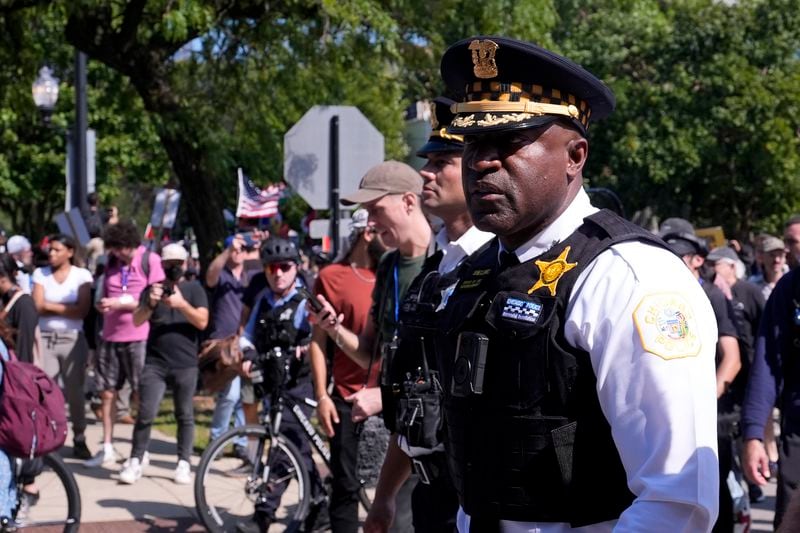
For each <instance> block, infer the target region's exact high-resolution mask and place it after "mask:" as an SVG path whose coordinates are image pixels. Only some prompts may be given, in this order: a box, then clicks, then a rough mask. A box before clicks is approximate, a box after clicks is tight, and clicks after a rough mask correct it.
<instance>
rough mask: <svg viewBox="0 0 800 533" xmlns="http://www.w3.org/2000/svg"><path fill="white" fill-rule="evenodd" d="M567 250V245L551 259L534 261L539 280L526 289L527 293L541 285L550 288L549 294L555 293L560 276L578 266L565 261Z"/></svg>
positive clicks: (568, 249) (568, 248)
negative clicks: (537, 269) (537, 268)
mask: <svg viewBox="0 0 800 533" xmlns="http://www.w3.org/2000/svg"><path fill="white" fill-rule="evenodd" d="M569 251H570V247H569V246H567V247H565V248H564V249H563V250H561V253H560V254H559V256H558V257H556V258H555V259H553V260H552V261H536V266H537V267H539V280H538V281H537V282H536V283H534V285H533V287H531V288H530V289H528V294H532V293H533V292H534V291H536V290H537V289H540V288H542V287H547V288H548V289H549V290H550V296H555V295H556V286H557V285H558V280H560V279H561V276H563V275H564V274H565V273H567V272H569V271H570V270H572V269H573V268H575V267H576V266H578V263H568V262H567V255H568V254H569Z"/></svg>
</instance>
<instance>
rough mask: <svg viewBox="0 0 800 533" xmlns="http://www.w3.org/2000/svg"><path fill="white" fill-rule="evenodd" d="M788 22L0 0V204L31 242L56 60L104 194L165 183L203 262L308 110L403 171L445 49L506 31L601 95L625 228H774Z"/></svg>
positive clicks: (787, 166) (757, 12)
mask: <svg viewBox="0 0 800 533" xmlns="http://www.w3.org/2000/svg"><path fill="white" fill-rule="evenodd" d="M799 17H800V12H798V10H797V9H795V6H793V3H792V1H791V0H742V1H740V2H737V3H734V4H732V5H729V4H728V3H723V2H713V1H711V0H677V1H675V2H663V1H658V0H591V1H589V0H517V1H514V2H512V1H511V0H486V1H484V2H474V1H470V2H467V1H464V0H428V1H422V0H383V1H377V0H290V1H284V2H272V3H270V2H264V1H257V0H250V1H248V0H238V1H235V0H234V1H231V0H229V1H222V0H178V1H175V0H170V1H167V0H149V1H146V0H114V1H108V0H80V1H66V0H51V1H46V0H40V1H38V2H37V1H35V0H2V1H0V124H1V125H2V128H1V129H0V188H2V189H3V191H4V194H3V197H2V198H0V208H1V209H2V210H3V211H4V212H6V213H11V215H10V217H11V218H13V222H14V224H15V225H16V226H17V227H18V228H20V229H22V230H30V231H31V232H34V233H35V229H36V228H39V227H42V226H43V224H45V223H46V220H47V219H48V217H49V216H50V214H51V213H52V212H53V211H55V210H56V209H57V208H58V207H59V206H60V204H59V202H63V197H61V196H60V194H61V192H60V191H61V190H63V186H62V185H61V183H63V177H62V176H63V165H64V163H63V155H61V154H63V152H64V145H63V138H62V137H61V136H59V135H57V134H54V133H53V132H49V131H47V130H45V129H43V128H42V127H41V126H40V123H39V121H38V117H37V116H36V112H35V110H34V108H33V104H32V103H31V101H30V86H29V83H30V81H29V80H32V79H33V77H34V75H35V71H36V69H37V68H38V66H40V65H41V64H42V63H44V62H45V61H49V62H51V63H52V64H54V65H55V66H56V67H57V69H56V70H57V71H58V72H59V73H60V76H61V79H62V92H63V94H64V95H63V96H62V98H61V100H60V103H59V108H58V112H57V113H56V115H55V117H54V122H55V124H56V125H57V126H58V127H60V128H64V127H66V126H67V125H68V123H69V121H70V117H71V113H72V102H71V97H70V96H69V93H70V91H71V83H70V81H69V80H71V72H70V69H71V66H70V65H71V51H70V46H68V44H70V45H74V46H77V47H78V48H80V49H81V50H84V51H86V52H87V53H88V54H89V56H90V58H91V59H92V61H91V62H90V65H91V68H90V72H89V77H90V124H91V126H92V127H94V128H95V129H96V130H97V131H98V139H99V145H98V181H99V185H100V190H101V192H103V194H104V195H105V196H106V198H107V199H109V200H110V199H112V197H113V199H114V200H115V201H119V200H120V199H125V201H126V202H127V203H128V204H129V209H130V210H131V211H135V210H136V209H137V206H140V207H141V208H142V211H145V212H149V203H147V199H146V198H145V197H144V196H143V195H142V194H141V193H140V192H139V191H141V190H142V188H140V186H144V187H147V188H151V187H152V185H156V184H158V185H160V184H164V183H166V182H172V183H174V184H177V185H178V186H180V187H181V189H182V190H183V193H184V195H183V198H184V199H185V202H184V204H185V206H186V213H187V215H188V217H189V221H190V223H191V225H192V226H194V228H195V231H196V233H197V236H198V241H199V244H200V248H201V252H202V253H203V255H204V257H205V258H206V259H207V258H208V256H209V254H210V253H211V250H212V249H213V246H214V243H215V242H216V241H217V240H219V239H220V238H221V237H222V236H223V234H224V232H225V228H224V222H223V220H222V207H223V206H231V205H232V204H233V201H234V199H235V194H236V182H235V171H236V167H238V166H242V167H243V168H245V170H246V171H247V173H248V174H249V175H251V176H252V177H254V178H255V179H256V181H257V182H259V183H265V182H274V181H278V180H280V179H281V177H282V175H283V173H282V158H283V157H282V139H283V135H284V133H285V132H286V131H287V130H288V129H289V128H290V127H291V126H292V125H293V124H294V123H295V122H296V121H297V120H298V119H299V118H300V117H301V116H302V115H303V113H305V111H306V110H308V109H309V108H310V107H311V106H313V105H317V104H340V105H355V106H358V107H359V108H360V109H361V111H362V112H364V114H365V115H366V116H367V117H368V118H369V119H370V120H371V121H372V122H373V124H375V125H376V127H377V128H378V129H379V130H380V131H381V132H382V133H383V134H384V135H385V137H386V148H387V157H394V158H402V157H404V156H405V155H406V153H407V151H408V147H406V146H405V145H404V141H403V137H402V130H403V112H404V109H405V107H406V106H407V105H408V104H410V103H412V102H414V101H415V100H417V99H425V98H430V97H431V96H434V95H436V94H440V93H441V92H442V91H443V90H444V87H443V86H442V83H441V80H440V76H439V58H440V57H441V54H442V52H443V51H444V50H445V48H446V47H447V45H449V44H450V43H452V42H454V41H456V40H458V39H461V38H464V37H467V36H471V35H477V34H503V35H508V36H512V37H517V38H521V39H527V40H531V41H534V42H537V43H540V44H542V45H544V46H547V47H550V48H553V49H555V50H557V51H560V52H562V53H564V54H565V55H567V56H568V57H570V58H572V59H574V60H575V61H577V62H579V63H581V64H583V65H584V66H585V67H587V68H588V69H589V70H591V71H592V72H594V73H596V74H597V75H598V76H599V77H601V78H602V79H604V80H605V81H606V82H607V83H608V84H609V85H610V86H611V87H612V88H613V89H614V91H615V93H616V95H617V101H618V107H617V111H616V112H615V114H614V115H613V116H612V118H611V119H610V120H608V121H606V122H605V123H601V124H597V125H595V126H594V127H593V128H592V129H591V131H590V137H591V151H592V155H591V157H590V164H589V167H588V168H587V172H586V175H587V176H588V178H589V179H590V181H591V183H592V185H597V186H606V187H610V188H612V189H614V190H616V191H617V192H618V193H619V194H620V196H621V197H622V198H623V201H624V203H625V205H626V207H627V210H628V211H629V212H633V211H634V210H637V209H643V208H645V207H651V208H652V209H653V210H654V211H655V212H656V213H657V214H659V215H661V216H662V217H665V216H670V215H682V216H686V217H689V218H692V219H694V220H695V222H696V223H697V224H698V225H705V224H712V223H713V224H720V223H721V224H724V225H725V227H726V230H728V233H729V234H731V235H734V234H737V235H738V234H742V233H745V232H747V231H750V230H753V229H769V230H775V229H776V226H777V225H778V224H779V223H780V221H781V220H782V219H783V218H785V217H786V216H787V215H788V214H789V213H791V212H792V211H794V210H796V209H797V208H798V204H800V183H799V182H798V180H797V179H795V176H796V175H797V172H798V166H800V160H799V159H798V158H800V155H799V153H798V133H797V132H798V119H797V118H796V117H797V116H798V113H797V111H798V109H797V107H798V105H800V98H798V97H800V94H798V93H800V83H798V82H799V81H800V79H798V77H799V76H800V71H798V57H797V51H798V50H800V42H799V40H800V39H799V38H798V32H800V24H798V22H800V21H799V20H798V18H799ZM293 212H294V213H295V216H298V215H299V211H298V210H297V208H296V206H295V207H294V208H293ZM23 214H24V216H23ZM295 222H296V221H295Z"/></svg>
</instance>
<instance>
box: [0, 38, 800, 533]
mask: <svg viewBox="0 0 800 533" xmlns="http://www.w3.org/2000/svg"><path fill="white" fill-rule="evenodd" d="M442 75H443V78H444V81H445V83H446V84H447V86H448V88H449V89H451V94H460V93H462V92H463V90H464V88H465V87H466V88H467V93H466V94H465V95H464V96H463V98H462V101H460V102H456V101H453V100H448V99H446V98H437V99H436V100H434V102H433V108H432V120H433V128H432V131H431V133H430V136H429V139H428V141H427V143H426V144H425V145H424V146H422V147H421V148H420V149H419V150H418V151H417V155H418V156H419V157H421V158H422V159H423V160H424V161H425V163H424V166H423V167H422V169H421V170H420V171H416V170H414V169H413V168H412V167H411V166H409V165H407V164H405V163H401V162H398V161H386V162H384V163H381V164H379V165H377V166H375V167H373V168H372V169H370V170H369V171H368V172H367V173H366V174H365V175H364V176H363V178H362V180H361V183H360V185H359V188H358V190H357V191H347V192H348V194H345V196H344V197H343V200H342V203H343V204H344V205H346V206H351V207H356V206H357V207H359V209H357V210H355V211H354V212H353V213H352V217H351V218H350V219H349V225H350V226H349V230H350V232H349V237H348V242H347V246H345V247H344V248H343V250H342V252H341V253H340V254H339V257H337V258H335V259H334V260H333V262H332V264H330V265H327V266H325V267H324V268H322V269H321V270H319V271H318V272H317V271H312V269H311V268H309V267H308V266H307V265H306V264H305V263H304V260H303V257H302V256H301V250H300V247H298V244H297V243H296V242H294V241H293V240H291V239H285V238H278V237H274V236H269V235H268V234H266V233H263V232H258V231H255V232H235V233H234V234H233V235H231V237H229V238H228V239H227V240H226V242H225V244H224V246H223V250H222V252H221V253H219V255H217V256H216V257H215V258H214V259H213V261H211V263H210V264H209V265H208V266H207V268H206V269H205V271H204V272H203V275H202V276H201V277H200V278H197V279H194V278H196V276H193V275H190V273H191V272H192V270H193V269H194V270H195V272H196V266H192V265H190V262H191V260H192V258H191V257H190V256H189V252H188V251H187V248H186V247H184V245H183V244H181V243H168V244H162V245H161V246H160V247H159V248H158V249H150V248H148V247H146V246H145V245H143V244H142V242H141V237H140V235H141V233H140V232H139V231H138V229H137V228H136V227H135V226H134V225H133V224H132V223H131V222H128V221H126V220H124V219H115V220H103V221H102V223H101V224H100V225H99V227H98V228H97V231H95V233H96V234H101V238H100V241H99V242H95V246H94V247H90V248H91V249H92V250H93V253H92V254H91V255H93V258H92V260H93V262H92V265H93V268H92V270H91V271H90V270H87V269H86V268H84V267H83V266H82V265H83V264H84V263H83V256H84V250H82V248H81V246H79V245H78V244H77V243H76V242H75V241H74V240H73V239H72V238H71V237H68V236H65V235H52V236H50V237H48V238H46V239H45V240H43V241H42V243H41V246H40V248H39V249H37V250H36V251H34V249H33V247H32V246H31V243H30V242H29V240H28V239H26V238H25V237H23V236H19V235H15V236H13V237H11V238H9V239H8V240H7V242H5V243H4V247H5V248H4V253H3V254H2V255H0V296H2V304H3V309H2V312H0V317H1V318H2V321H0V323H1V324H2V327H0V334H2V337H3V343H4V346H6V347H8V348H10V349H12V350H13V353H14V354H15V355H16V357H17V358H19V359H20V360H23V361H29V362H33V363H35V364H37V365H39V366H41V367H42V368H43V369H44V370H45V371H46V372H47V373H48V374H49V375H50V376H52V377H54V378H57V379H58V380H59V381H60V383H61V384H62V385H63V386H64V390H65V391H66V398H67V402H68V406H69V413H70V420H71V424H72V429H73V435H74V437H73V439H74V440H73V443H72V444H73V446H72V453H73V454H74V456H75V457H78V458H81V459H83V460H85V464H86V466H87V467H115V468H116V465H117V463H118V462H119V461H121V460H122V459H123V458H121V457H119V455H118V453H117V451H116V449H115V448H114V425H115V423H116V422H117V421H118V420H119V419H118V414H119V412H120V411H123V410H124V409H126V408H127V407H126V406H127V405H128V404H130V405H131V406H133V408H132V409H131V410H130V413H131V414H134V413H135V427H134V433H133V446H132V452H131V455H130V457H128V458H127V459H126V460H125V462H124V463H123V465H122V467H121V469H120V471H119V481H120V482H122V483H126V484H133V483H136V482H137V481H138V480H139V479H140V478H141V477H142V475H143V474H144V473H145V472H146V469H147V466H148V463H149V457H148V453H147V448H148V443H149V440H150V431H151V427H152V424H153V421H154V419H155V417H156V414H157V411H158V406H159V404H160V403H161V401H162V399H163V397H164V395H165V393H166V391H167V389H168V388H169V389H171V391H172V398H173V401H174V409H175V415H176V419H177V423H178V439H177V440H178V444H177V450H176V466H175V471H174V481H175V483H179V484H188V483H191V482H192V475H191V467H190V455H191V452H192V448H193V439H194V418H193V415H194V412H193V405H192V398H193V396H194V395H195V394H196V392H197V384H198V366H197V354H198V351H199V349H200V345H201V342H202V341H204V340H205V339H211V340H213V341H223V340H227V341H230V342H235V343H236V344H237V345H238V346H239V347H240V349H241V350H242V352H243V353H244V363H243V364H242V367H241V372H240V375H238V376H237V377H235V378H234V379H233V380H232V381H230V382H229V383H228V384H227V386H226V387H225V388H224V390H222V391H221V392H219V393H218V394H217V395H216V403H215V410H214V415H213V420H212V427H211V438H212V439H214V438H216V437H218V436H219V435H221V434H222V433H224V432H225V431H226V430H227V429H228V428H229V427H230V426H231V424H234V425H237V426H240V425H243V424H245V423H256V422H258V420H259V411H260V409H262V408H263V405H262V401H261V400H262V398H263V397H264V392H265V391H264V390H262V387H260V386H259V383H258V382H256V383H255V384H254V380H252V379H251V377H253V375H254V373H253V371H254V370H257V369H255V368H254V365H255V364H256V363H255V361H257V360H258V355H259V354H264V353H267V352H269V351H271V350H275V349H281V350H283V351H284V352H286V353H291V354H292V355H293V357H294V359H293V364H292V367H291V377H290V381H289V385H288V394H291V395H293V396H296V397H297V398H309V397H313V398H314V399H315V400H316V402H317V406H316V415H317V419H318V421H319V424H320V426H321V427H322V429H323V430H324V432H325V433H326V434H327V436H328V438H329V439H330V443H331V451H332V458H331V479H330V488H329V489H328V488H326V487H327V485H328V484H327V483H325V482H324V481H325V480H323V479H321V478H320V476H319V475H318V473H317V470H316V469H315V468H314V464H313V460H312V457H311V449H310V446H309V442H308V441H307V440H306V438H305V437H304V435H303V430H302V428H301V427H299V425H297V424H296V423H294V422H293V421H292V420H289V419H286V420H284V421H283V424H282V432H283V433H284V435H285V436H286V438H288V439H290V440H291V441H293V443H294V444H295V445H296V446H297V447H298V448H299V449H300V451H301V452H302V453H303V454H304V457H305V458H306V460H307V463H308V465H307V466H309V469H310V471H311V472H312V473H313V474H312V478H311V484H312V496H313V505H312V509H311V512H310V513H309V518H308V520H307V522H306V530H307V531H323V530H332V531H334V532H335V533H342V532H346V533H349V532H355V531H357V530H358V528H359V519H358V501H359V500H358V490H359V488H360V483H359V474H358V472H357V465H358V463H359V451H358V450H359V440H360V439H361V438H363V431H364V430H363V428H364V427H367V424H369V423H370V422H372V423H374V422H375V421H377V422H378V426H380V427H379V428H378V429H377V431H381V432H383V433H384V435H385V436H386V439H385V443H386V446H385V449H384V450H381V451H380V453H379V455H380V457H379V458H378V459H379V460H378V462H379V463H381V464H382V466H381V469H380V474H379V476H378V479H377V487H376V490H375V497H374V501H373V504H372V507H371V509H370V511H369V514H368V516H367V519H366V522H365V523H364V530H365V531H367V532H369V533H372V532H384V531H411V530H414V531H419V532H446V531H460V532H462V533H465V532H467V531H479V532H484V531H487V532H488V531H500V530H502V531H511V532H514V531H530V530H536V531H541V532H561V531H567V530H570V529H571V528H573V527H582V528H583V527H585V528H586V529H581V530H582V531H584V530H585V531H607V530H611V529H612V528H615V527H618V528H620V530H632V531H668V530H673V529H676V530H685V531H711V530H712V529H713V530H714V531H720V532H729V531H733V530H734V525H735V523H736V522H737V521H738V520H740V519H742V513H743V511H744V510H745V509H746V506H742V505H741V504H742V501H741V497H740V496H737V494H734V493H732V492H731V490H730V488H731V486H733V485H735V484H738V483H739V482H740V480H741V476H742V475H744V476H745V478H746V480H747V484H748V485H749V498H750V500H751V501H753V502H755V501H760V500H761V499H763V497H764V496H763V493H762V490H761V487H762V486H763V485H764V484H765V483H767V481H768V479H769V478H771V477H774V476H777V477H778V480H779V484H778V498H777V507H776V515H775V525H776V528H777V527H779V526H780V525H781V524H782V523H783V522H784V521H786V522H792V521H794V522H793V523H794V524H797V523H800V520H799V519H798V516H800V509H792V507H797V508H800V498H795V500H794V501H795V503H794V505H792V504H791V503H790V502H791V501H792V500H791V498H790V496H791V494H792V492H793V491H794V490H795V489H796V487H797V484H798V481H800V436H799V435H800V422H798V420H800V366H798V365H795V364H794V363H793V361H794V357H795V353H794V352H795V351H797V350H798V346H800V304H798V302H800V282H798V281H799V280H800V274H797V269H794V268H795V267H796V266H798V262H799V261H800V217H793V218H791V219H789V220H788V221H787V223H786V226H785V228H784V234H783V235H781V236H775V235H768V234H760V235H757V236H756V237H755V238H754V239H753V241H752V242H740V241H735V240H730V241H728V242H727V243H726V244H725V245H723V246H719V247H716V248H710V247H709V246H708V243H707V242H706V241H705V240H704V239H702V238H700V237H698V235H697V233H696V232H695V229H694V226H693V225H692V223H691V222H689V221H688V220H685V219H683V218H678V217H666V218H665V220H664V221H663V223H662V224H661V225H660V227H659V230H658V232H657V234H654V233H652V232H648V231H646V230H645V229H643V228H640V227H638V226H635V225H634V224H632V223H630V222H627V221H625V220H623V219H621V218H620V217H618V216H617V215H615V214H613V213H611V212H609V211H606V210H598V209H596V208H595V207H593V206H592V204H591V201H590V198H589V196H588V195H587V193H586V192H585V190H584V188H583V183H582V170H583V166H584V164H585V163H586V160H587V157H588V152H589V150H588V146H589V143H588V141H587V129H588V128H589V126H590V124H593V123H595V122H596V121H598V120H601V119H602V118H604V117H605V116H607V115H608V114H610V113H611V112H612V111H613V108H614V105H615V100H614V96H613V94H612V93H611V91H610V90H609V89H608V88H607V87H606V86H605V85H604V84H603V83H602V82H601V81H600V80H598V79H597V78H595V77H594V76H593V75H592V74H590V73H588V72H587V71H585V70H583V69H582V68H581V67H580V66H578V65H575V64H573V63H572V62H570V61H569V60H567V59H565V58H563V57H560V56H558V55H556V54H553V53H552V52H549V51H547V50H544V49H542V48H539V47H537V46H535V45H532V44H530V43H523V42H520V41H515V40H511V39H505V38H501V37H492V38H475V39H467V40H464V41H461V42H459V43H456V44H455V45H453V46H452V47H451V48H449V49H448V51H447V52H446V54H445V56H444V58H443V61H442ZM87 225H88V224H87ZM100 244H101V246H100ZM34 252H35V253H34ZM792 269H794V270H792ZM301 288H308V289H313V291H312V292H313V293H314V294H315V295H316V298H317V300H318V303H319V304H320V309H314V307H313V306H311V305H309V304H308V302H307V300H306V297H305V296H303V294H302V293H301V292H300V291H299V290H298V289H301ZM90 383H91V386H89V384H90ZM126 388H127V390H128V391H129V396H130V398H129V400H128V399H126V396H127V394H124V393H123V391H125V390H126ZM91 391H96V394H97V396H98V397H99V400H100V402H99V405H98V406H97V407H98V408H97V412H96V416H97V417H98V419H99V420H101V421H102V425H103V442H102V443H99V447H98V448H96V449H94V450H93V448H94V446H95V443H87V442H86V438H85V436H84V432H85V428H86V412H87V399H86V398H87V396H86V393H87V392H91ZM121 393H123V394H121ZM300 403H301V404H302V402H300ZM775 408H778V409H779V410H775ZM774 410H775V411H774ZM123 412H124V411H123ZM776 417H778V418H777V419H776ZM778 421H779V423H778ZM714 422H716V424H714ZM384 426H385V427H384ZM778 426H779V427H780V431H779V432H778V431H776V428H777V427H778ZM234 453H235V454H236V455H237V457H239V458H240V459H241V462H242V466H241V469H242V471H243V472H247V471H248V469H251V463H252V461H253V460H254V457H252V456H251V452H250V451H249V450H248V446H247V442H239V443H237V446H236V447H235V450H234ZM737 456H741V459H742V460H741V467H739V466H738V462H737V461H735V458H736V457H737ZM0 459H2V458H1V457H0ZM36 469H37V465H36V463H35V461H32V462H31V464H30V466H29V467H28V468H27V470H26V471H25V472H24V473H23V475H24V476H26V478H25V480H24V483H23V485H24V489H23V490H24V491H25V498H27V500H28V501H29V504H33V503H35V501H36V499H37V498H38V488H37V487H36V473H37V471H36ZM3 480H4V478H3V464H2V462H0V486H2V485H3V482H4V481H3ZM734 492H737V491H734ZM1 497H2V493H0V499H1ZM280 498H281V494H280V491H272V492H270V493H269V494H261V495H259V496H258V498H257V499H256V502H255V512H254V514H253V516H252V517H251V518H250V519H248V520H243V521H242V522H240V523H239V524H238V525H237V529H238V530H239V531H243V532H251V531H266V530H267V529H268V528H269V526H270V525H271V523H272V522H273V521H274V520H275V519H276V509H277V508H278V506H279V504H280ZM0 503H2V502H0ZM2 509H3V507H2V506H0V512H2ZM790 527H793V526H791V525H790V526H786V525H784V528H785V529H786V530H787V531H788V530H791V529H789V528H790Z"/></svg>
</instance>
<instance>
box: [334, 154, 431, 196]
mask: <svg viewBox="0 0 800 533" xmlns="http://www.w3.org/2000/svg"><path fill="white" fill-rule="evenodd" d="M406 192H413V193H414V194H421V193H422V176H420V175H419V172H417V171H416V170H414V168H413V167H411V166H410V165H407V164H405V163H401V162H400V161H384V162H383V163H381V164H379V165H375V166H374V167H372V168H371V169H369V170H368V171H367V173H366V174H364V177H363V178H361V183H359V184H358V190H357V191H356V192H354V193H352V194H349V195H347V196H345V197H343V198H342V199H341V203H342V205H355V204H364V203H367V202H371V201H373V200H377V199H378V198H380V197H382V196H385V195H387V194H403V193H406Z"/></svg>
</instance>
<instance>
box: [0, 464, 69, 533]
mask: <svg viewBox="0 0 800 533" xmlns="http://www.w3.org/2000/svg"><path fill="white" fill-rule="evenodd" d="M42 460H43V462H44V469H43V470H42V473H41V474H39V475H37V476H36V486H37V487H38V488H39V493H40V494H41V498H40V499H39V501H38V502H37V503H36V504H35V505H33V506H31V507H29V508H28V511H27V513H26V516H24V517H23V516H19V515H20V510H21V509H22V507H23V500H22V483H21V482H19V481H18V482H17V501H16V505H15V507H14V510H13V513H12V517H13V518H15V519H17V520H18V521H19V522H20V528H18V529H17V530H19V529H27V528H37V527H45V526H60V525H63V526H64V529H63V531H64V533H75V532H77V531H78V528H79V527H80V523H81V493H80V491H79V490H78V483H77V482H76V481H75V477H74V476H73V475H72V472H70V471H69V469H68V468H67V465H65V464H64V461H63V460H62V459H61V456H60V455H58V454H57V453H49V454H47V455H44V456H42ZM22 464H23V461H22V459H14V462H13V465H14V470H15V474H16V475H15V479H17V480H19V479H20V473H21V470H22Z"/></svg>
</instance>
